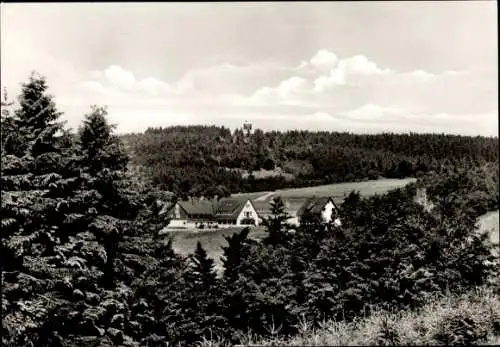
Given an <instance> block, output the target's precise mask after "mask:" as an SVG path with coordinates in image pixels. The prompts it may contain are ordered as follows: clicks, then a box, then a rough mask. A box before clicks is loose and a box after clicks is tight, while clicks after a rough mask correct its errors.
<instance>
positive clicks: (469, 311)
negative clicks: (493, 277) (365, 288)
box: [201, 288, 500, 347]
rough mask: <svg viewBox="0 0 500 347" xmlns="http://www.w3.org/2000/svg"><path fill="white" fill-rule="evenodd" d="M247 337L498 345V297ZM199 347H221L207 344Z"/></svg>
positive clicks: (451, 299) (267, 342) (478, 294)
mask: <svg viewBox="0 0 500 347" xmlns="http://www.w3.org/2000/svg"><path fill="white" fill-rule="evenodd" d="M276 335H277V336H274V337H272V338H268V339H264V340H263V339H259V338H258V337H257V338H255V339H254V338H253V337H252V336H248V337H246V338H245V340H244V341H242V345H248V346H252V345H253V346H379V345H389V346H394V345H401V346H437V345H471V344H474V345H499V344H500V294H499V293H498V292H495V291H493V290H491V289H484V288H478V289H476V290H473V291H471V292H469V293H466V294H463V295H460V296H452V295H449V296H445V297H444V298H441V299H434V300H432V301H431V302H429V303H428V304H426V305H424V306H423V307H422V308H420V309H419V310H418V311H417V310H415V311H408V310H406V311H399V312H387V311H378V312H375V313H373V314H372V315H371V316H369V317H361V318H359V319H357V320H355V321H352V322H349V323H346V322H343V321H340V322H336V321H326V322H324V323H321V324H320V326H319V327H318V328H313V327H311V326H310V325H308V324H307V322H301V324H300V328H299V333H298V334H297V335H296V336H293V337H291V338H282V337H280V336H279V333H277V334H276ZM201 345H202V346H214V347H215V346H224V345H226V343H225V342H224V341H212V340H210V341H209V340H207V341H204V343H202V344H201Z"/></svg>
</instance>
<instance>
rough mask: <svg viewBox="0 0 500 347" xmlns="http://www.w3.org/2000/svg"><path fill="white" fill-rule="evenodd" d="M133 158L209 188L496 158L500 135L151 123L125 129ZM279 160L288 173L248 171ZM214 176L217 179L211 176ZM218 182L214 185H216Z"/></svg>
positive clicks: (164, 175)
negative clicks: (246, 129)
mask: <svg viewBox="0 0 500 347" xmlns="http://www.w3.org/2000/svg"><path fill="white" fill-rule="evenodd" d="M122 139H123V140H124V141H125V142H126V143H127V145H128V148H129V149H130V151H131V153H132V162H133V164H134V165H137V166H140V167H143V168H145V170H146V172H147V176H148V177H150V178H151V179H152V180H153V182H154V183H155V184H157V185H159V186H160V187H162V188H163V189H167V190H170V191H173V192H176V193H179V194H188V195H209V196H210V195H214V194H219V195H220V194H221V193H222V194H226V195H227V194H228V192H232V193H234V192H249V191H260V190H275V189H282V188H287V187H301V186H310V185H320V184H330V183H337V182H346V181H355V180H366V179H376V178H378V177H387V178H404V177H420V176H422V175H424V174H426V173H429V172H435V173H443V171H444V170H447V169H449V168H454V167H461V168H464V169H467V168H471V167H477V166H479V165H482V164H484V163H491V162H498V138H496V137H495V138H490V137H481V136H477V137H467V136H458V135H444V134H415V133H410V134H390V133H385V134H378V135H357V134H350V133H336V132H310V131H287V132H276V131H272V132H263V131H262V130H260V129H256V130H255V132H253V133H252V134H247V133H245V132H243V131H242V130H239V129H236V130H235V131H233V132H231V131H230V130H229V129H228V128H225V127H216V126H175V127H167V128H150V129H148V130H146V132H145V133H143V134H129V135H125V136H123V137H122ZM275 167H280V168H281V169H282V170H283V171H284V172H286V173H289V174H292V175H293V177H294V178H293V179H291V180H290V179H285V177H284V176H274V177H267V178H261V179H255V177H254V176H253V175H249V177H247V178H242V177H241V174H239V173H238V172H235V171H231V170H228V169H230V168H239V169H244V170H248V171H249V172H251V171H257V170H259V169H266V170H272V169H274V168H275ZM214 183H215V184H214ZM215 186H219V189H217V190H215V191H214V187H215Z"/></svg>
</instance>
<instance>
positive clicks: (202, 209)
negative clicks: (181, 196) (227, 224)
mask: <svg viewBox="0 0 500 347" xmlns="http://www.w3.org/2000/svg"><path fill="white" fill-rule="evenodd" d="M247 201H249V199H247V198H223V199H221V200H219V201H218V202H217V201H215V200H195V201H191V200H189V201H179V202H178V204H179V206H180V207H181V208H182V209H183V210H184V211H186V213H187V214H188V215H190V216H192V215H202V216H207V217H215V218H216V219H236V218H238V215H239V214H240V212H241V210H242V209H243V207H245V204H246V203H247ZM250 202H251V201H250ZM173 207H174V206H172V207H171V208H170V209H169V210H171V209H172V208H173ZM254 208H255V207H254Z"/></svg>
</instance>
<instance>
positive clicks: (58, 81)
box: [2, 50, 498, 135]
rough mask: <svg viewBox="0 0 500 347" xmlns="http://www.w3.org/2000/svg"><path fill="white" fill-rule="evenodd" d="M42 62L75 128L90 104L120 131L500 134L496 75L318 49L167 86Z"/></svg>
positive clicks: (115, 72)
mask: <svg viewBox="0 0 500 347" xmlns="http://www.w3.org/2000/svg"><path fill="white" fill-rule="evenodd" d="M43 59H44V61H45V62H46V63H47V64H48V65H47V66H49V65H50V69H47V71H48V72H49V73H48V76H47V77H48V82H49V86H50V87H51V90H50V92H51V93H53V94H54V95H56V102H57V104H58V106H59V107H60V109H61V110H62V111H64V112H65V113H66V114H65V115H64V119H66V120H68V121H69V125H70V126H71V127H73V128H75V127H77V126H78V125H79V122H81V120H82V119H83V115H84V114H85V113H87V112H88V110H89V105H91V104H101V105H108V106H109V107H108V110H109V115H110V119H111V120H112V122H114V123H116V124H118V128H117V129H118V131H120V132H125V131H139V130H143V129H145V128H147V127H148V126H159V125H163V126H167V125H172V124H218V125H226V126H230V127H237V126H240V125H241V123H242V122H243V121H245V120H250V121H252V122H254V124H255V125H256V126H258V127H262V128H264V129H311V130H338V131H357V132H377V131H419V132H436V131H437V132H456V133H468V134H477V133H480V134H488V135H495V134H497V129H498V119H497V111H496V110H497V109H498V105H497V99H496V94H497V90H498V82H497V81H496V77H495V76H496V75H494V74H492V73H491V71H488V70H484V71H476V70H472V69H469V70H458V69H455V70H454V69H449V70H446V71H442V72H436V71H433V72H429V71H425V70H424V69H422V68H419V67H416V68H415V69H413V70H409V71H397V70H395V69H392V68H389V67H386V66H379V64H377V63H376V62H374V61H372V60H371V59H369V58H368V57H367V56H365V55H355V56H351V57H339V56H337V54H335V53H333V52H331V51H328V50H319V51H318V52H316V53H315V54H313V55H312V56H311V57H309V58H308V59H305V60H303V61H302V63H300V64H295V65H294V64H290V66H286V65H279V64H277V63H269V62H252V63H248V62H246V63H245V62H242V63H239V64H235V63H227V62H226V63H222V64H217V65H214V66H209V67H204V68H197V69H192V70H190V71H187V72H186V73H185V74H184V75H182V76H180V77H179V78H178V79H176V80H165V79H163V78H161V77H159V76H149V77H148V76H147V75H146V76H144V78H143V77H142V76H140V77H139V74H136V73H134V72H132V71H131V70H130V69H128V68H127V67H126V66H120V65H118V64H112V65H110V66H109V67H107V68H105V69H103V70H100V71H87V72H85V71H79V70H77V69H75V68H72V69H71V65H69V64H63V63H60V64H59V66H60V69H59V68H58V65H57V64H56V63H57V61H56V59H51V58H50V57H48V56H46V57H43ZM49 63H50V64H49ZM64 69H66V70H67V71H68V73H64V71H63V70H64ZM2 71H4V67H2ZM40 72H41V73H42V74H43V73H44V71H43V69H42V70H41V71H40ZM492 76H493V77H492ZM53 79H55V81H54V80H53ZM21 80H22V79H21ZM9 94H11V93H10V91H9Z"/></svg>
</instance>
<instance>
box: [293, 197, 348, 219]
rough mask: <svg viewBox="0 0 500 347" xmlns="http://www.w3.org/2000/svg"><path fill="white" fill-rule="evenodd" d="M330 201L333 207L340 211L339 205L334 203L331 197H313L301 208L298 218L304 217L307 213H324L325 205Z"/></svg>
mask: <svg viewBox="0 0 500 347" xmlns="http://www.w3.org/2000/svg"><path fill="white" fill-rule="evenodd" d="M328 201H331V202H333V205H334V206H335V208H336V209H338V207H337V204H335V202H334V201H333V199H332V198H329V197H321V198H317V197H311V198H309V199H307V200H306V201H305V202H304V204H303V205H302V206H301V207H300V208H299V210H298V211H297V216H302V215H303V214H304V213H305V212H308V213H312V214H318V213H321V211H323V208H324V207H325V205H326V204H327V203H328Z"/></svg>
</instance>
